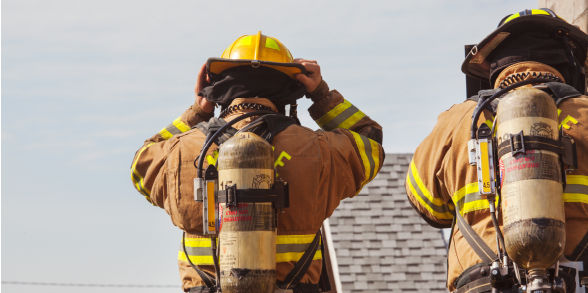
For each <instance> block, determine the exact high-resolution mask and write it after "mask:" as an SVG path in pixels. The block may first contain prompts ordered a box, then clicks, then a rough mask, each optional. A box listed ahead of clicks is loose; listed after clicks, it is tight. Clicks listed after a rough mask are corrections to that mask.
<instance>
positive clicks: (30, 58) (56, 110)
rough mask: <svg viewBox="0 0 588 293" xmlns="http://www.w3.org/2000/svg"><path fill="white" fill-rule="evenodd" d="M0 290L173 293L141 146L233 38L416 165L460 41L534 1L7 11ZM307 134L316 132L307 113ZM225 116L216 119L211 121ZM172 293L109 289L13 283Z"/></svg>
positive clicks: (112, 4)
mask: <svg viewBox="0 0 588 293" xmlns="http://www.w3.org/2000/svg"><path fill="white" fill-rule="evenodd" d="M1 5H2V7H1V8H2V9H1V14H2V15H1V16H2V17H1V26H2V27H1V30H2V45H1V49H2V57H1V70H2V72H1V91H2V97H1V129H2V139H1V230H2V231H1V278H2V282H3V284H2V287H1V289H2V291H3V292H5V293H10V292H37V291H39V290H41V291H43V292H47V293H52V292H65V293H68V292H79V291H83V292H115V293H118V292H180V290H179V286H180V283H179V277H178V272H177V267H176V257H177V251H178V247H179V243H180V241H179V240H180V237H181V232H180V231H179V230H178V229H177V228H175V227H173V226H172V224H171V221H170V219H169V216H167V214H166V213H165V212H164V211H163V210H162V209H159V208H157V207H153V206H151V205H150V204H149V203H147V202H146V201H145V199H144V198H143V197H142V196H141V195H139V193H138V192H136V191H135V190H134V188H133V187H132V184H131V180H130V172H129V167H130V164H131V160H132V158H133V156H134V153H135V151H136V150H137V149H138V148H139V147H140V146H141V145H142V144H143V141H144V140H145V139H147V138H148V137H150V136H152V135H153V134H154V133H156V132H157V131H159V130H160V129H161V128H162V127H165V126H167V125H168V124H169V123H170V122H171V121H172V120H173V119H175V118H176V117H177V116H178V115H180V114H181V113H182V112H183V111H184V109H185V108H187V107H188V106H190V105H191V104H192V103H193V101H194V94H193V88H194V82H195V80H196V77H197V73H198V70H199V69H200V67H201V65H202V64H203V63H204V62H205V61H206V59H207V58H209V57H218V56H220V54H221V53H222V51H223V50H224V49H225V48H226V47H227V46H228V45H229V44H231V43H232V42H233V41H234V40H235V39H236V38H237V37H239V36H241V35H244V34H254V33H256V32H257V31H258V30H261V31H262V32H263V33H264V34H267V35H270V36H273V37H276V38H278V39H279V40H280V41H281V42H282V43H284V44H285V45H286V46H287V47H288V48H289V49H290V51H291V52H292V54H293V55H294V56H295V57H303V58H307V59H315V60H318V62H319V64H320V65H321V71H322V75H323V78H324V80H325V81H326V82H327V83H328V84H329V85H330V87H331V88H332V89H337V90H338V91H339V92H341V93H342V94H343V95H344V96H345V97H346V99H348V100H349V101H351V102H352V103H353V104H354V105H355V106H357V107H358V108H360V109H361V110H362V111H363V112H365V113H366V114H367V115H369V116H370V117H371V118H372V119H374V120H375V121H377V122H378V123H380V124H381V125H382V126H383V129H384V148H385V150H386V152H387V153H409V152H412V151H414V149H415V148H416V146H417V145H418V144H419V142H420V141H421V140H422V139H423V138H424V137H425V136H426V135H427V134H428V132H429V131H430V130H431V129H432V127H433V125H434V123H435V121H436V118H437V115H438V114H439V113H441V112H442V111H444V110H446V109H448V108H449V107H450V106H451V105H452V104H455V103H459V102H461V101H463V100H464V99H465V77H464V75H463V73H461V70H460V67H461V62H462V61H463V58H464V49H463V45H464V44H473V43H477V42H479V41H480V40H482V38H483V37H485V36H486V35H487V34H489V33H490V32H491V31H492V30H493V29H494V28H495V27H496V24H497V23H498V21H499V20H500V19H502V17H503V16H505V15H506V14H509V13H514V12H518V11H520V10H523V9H525V8H536V7H537V2H536V1H529V0H522V1H506V0H495V1H490V0H479V1H468V0H455V1H449V0H414V1H361V2H360V1H344V0H340V1H317V0H314V1H308V0H299V1H269V0H268V1H198V0H173V1H153V0H142V1H138V0H126V1H123V0H102V1H83V0H82V1H80V0H76V1H74V0H52V1H43V0H3V1H2V3H1ZM309 106H310V102H309V100H307V99H303V100H302V101H301V102H300V106H299V116H300V118H301V121H302V123H303V124H304V125H306V126H308V127H310V128H313V129H317V128H318V126H316V124H315V123H314V122H313V121H312V120H311V119H310V117H309V115H308V113H307V112H306V111H305V109H306V108H308V107H309ZM217 114H218V112H217ZM15 281H16V282H44V283H83V284H140V285H170V286H177V288H165V289H164V288H154V289H153V288H151V289H150V288H134V287H130V288H104V287H84V288H79V287H55V286H32V285H15V284H8V283H6V282H15Z"/></svg>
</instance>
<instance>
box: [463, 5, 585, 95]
mask: <svg viewBox="0 0 588 293" xmlns="http://www.w3.org/2000/svg"><path fill="white" fill-rule="evenodd" d="M587 48H588V35H586V33H584V32H582V31H581V30H580V29H579V28H578V27H576V26H573V25H571V24H569V23H567V22H566V21H565V20H563V19H562V18H560V17H559V16H557V15H556V14H555V13H554V12H553V11H551V10H549V9H547V8H542V9H531V10H524V11H521V12H519V13H515V14H510V15H507V16H506V17H504V18H503V19H502V20H501V21H500V23H499V24H498V27H497V29H496V30H495V31H494V32H492V33H491V34H490V35H488V36H487V37H486V38H484V39H483V40H482V41H481V42H480V43H478V44H477V45H476V46H474V47H473V48H472V49H471V50H470V52H469V53H468V55H467V57H466V59H465V61H464V62H463V64H462V67H461V70H462V71H463V72H464V73H465V74H467V75H470V76H473V77H476V78H480V79H486V80H488V79H490V81H491V84H492V83H493V80H492V79H493V78H495V77H496V76H497V75H498V73H499V72H500V71H501V70H502V69H503V68H505V67H506V66H508V65H510V64H513V63H516V62H521V61H537V62H541V63H545V64H547V65H551V66H552V67H555V68H556V69H558V70H559V71H564V72H561V73H562V74H564V76H565V77H566V82H567V83H569V84H571V85H572V86H574V87H576V88H577V89H578V90H580V91H581V92H585V69H584V63H585V60H586V52H587V51H586V50H587ZM565 71H567V72H565ZM566 75H567V76H566Z"/></svg>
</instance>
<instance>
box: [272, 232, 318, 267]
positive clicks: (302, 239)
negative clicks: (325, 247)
mask: <svg viewBox="0 0 588 293" xmlns="http://www.w3.org/2000/svg"><path fill="white" fill-rule="evenodd" d="M315 236H316V234H304V235H278V237H277V238H276V262H288V261H298V260H300V258H301V257H302V255H303V254H304V252H305V251H306V249H308V246H309V245H310V244H311V243H312V241H313V240H314V237H315ZM322 258H323V255H322V253H321V250H320V249H317V251H316V252H315V254H314V256H313V257H312V260H317V259H322Z"/></svg>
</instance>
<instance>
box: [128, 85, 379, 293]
mask: <svg viewBox="0 0 588 293" xmlns="http://www.w3.org/2000/svg"><path fill="white" fill-rule="evenodd" d="M311 95H312V97H313V100H314V101H316V102H315V103H314V104H313V105H312V106H311V108H310V109H309V112H310V114H311V116H312V117H313V119H315V120H316V121H317V123H318V124H319V126H321V128H322V130H318V131H313V130H311V129H308V128H306V127H302V126H298V125H291V126H289V127H288V128H286V129H285V130H283V131H282V132H280V133H279V134H278V135H277V136H276V137H275V138H274V139H273V142H272V143H273V146H274V147H275V150H274V153H275V168H276V171H277V174H278V177H279V178H281V179H284V180H285V181H287V182H288V184H289V186H290V207H289V208H288V209H286V210H285V212H284V213H280V214H279V216H278V243H277V245H278V247H277V250H278V254H277V256H276V259H277V278H278V279H279V280H283V279H284V277H285V276H286V275H287V274H288V273H289V272H290V270H291V269H292V268H293V266H294V264H295V262H296V261H297V260H298V259H299V258H300V256H301V255H302V253H303V252H304V251H305V250H306V247H308V244H309V243H310V242H312V240H313V238H314V235H315V233H316V232H317V231H318V230H319V228H320V226H321V224H322V222H323V221H324V220H325V219H326V218H328V217H329V216H330V215H331V214H332V213H333V211H334V210H335V208H336V207H337V206H338V204H339V202H340V201H341V200H342V199H344V198H347V197H352V196H354V195H356V194H357V193H358V192H359V191H360V190H361V188H362V187H363V186H364V185H365V184H366V183H367V182H369V181H370V180H371V179H373V178H374V177H375V176H376V173H377V172H378V171H379V169H380V167H381V166H382V162H383V160H384V150H383V149H382V146H381V138H382V132H381V127H380V126H379V125H378V124H377V123H376V122H374V121H372V120H371V119H370V118H369V117H368V116H366V115H365V114H364V113H362V112H361V111H359V109H357V108H355V107H354V106H353V105H352V104H351V103H349V102H348V101H346V100H344V99H343V97H342V96H341V95H340V94H339V93H338V92H337V91H334V90H333V91H329V90H328V86H327V85H326V83H324V82H322V83H321V85H320V86H319V88H317V89H316V90H315V91H314V92H313V93H312V94H311ZM257 100H258V102H259V100H261V99H257ZM260 103H263V102H260ZM232 117H233V116H229V117H227V120H230V119H231V118H232ZM209 118H210V114H206V113H203V112H202V111H200V110H199V109H198V107H197V106H192V107H191V108H190V109H188V110H187V111H186V112H185V113H184V114H183V115H182V116H180V117H179V118H178V119H176V120H175V121H174V122H173V123H172V124H171V125H170V126H168V127H166V128H164V129H162V130H161V131H160V132H159V133H158V134H156V135H154V136H153V137H152V138H150V139H148V140H147V141H145V144H144V145H143V146H142V147H141V148H140V149H139V150H138V151H137V153H136V155H135V158H134V159H133V163H132V166H131V172H132V177H133V183H134V185H135V187H136V188H137V190H138V191H139V192H140V193H142V194H143V195H144V196H145V197H146V198H147V200H148V201H149V202H151V203H152V204H153V205H156V206H159V207H161V208H163V209H165V211H166V212H167V213H168V214H169V215H170V216H171V220H172V222H173V224H174V225H176V226H177V227H179V228H180V229H182V230H184V231H186V232H187V239H186V248H187V251H188V255H189V257H190V260H192V262H193V263H195V264H198V265H200V266H201V268H203V269H205V270H207V271H210V272H213V270H212V267H211V266H210V265H211V264H212V257H211V254H210V241H209V240H208V239H203V238H202V236H201V235H202V206H201V204H200V203H198V202H195V201H194V195H193V194H194V193H193V190H194V186H193V184H194V183H193V181H194V178H195V177H196V168H195V167H194V160H195V159H196V156H197V155H198V154H199V152H200V149H201V147H202V146H203V144H204V141H205V134H203V133H202V132H201V131H200V130H198V129H197V128H192V127H193V126H194V125H196V124H197V123H199V122H201V121H206V120H208V119H209ZM241 126H242V125H241ZM215 148H216V146H215V147H213V148H211V149H210V150H209V152H208V156H207V162H213V161H214V157H213V153H214V150H215ZM207 165H208V164H207V163H206V162H205V164H204V168H206V167H207ZM321 259H322V255H321V253H320V251H319V252H317V253H316V254H315V256H314V258H313V262H312V264H311V266H310V269H309V270H308V272H307V273H306V275H305V276H304V277H303V279H302V280H301V282H303V283H312V284H317V283H318V280H319V275H320V271H321V264H322V262H321ZM178 264H179V267H180V274H181V278H182V282H183V288H184V290H188V289H189V288H191V287H195V286H202V285H203V283H202V281H201V280H200V278H199V276H198V275H197V273H196V272H195V271H194V270H193V269H192V268H191V267H190V266H189V264H188V263H187V261H186V255H185V253H184V252H183V251H180V252H179V254H178Z"/></svg>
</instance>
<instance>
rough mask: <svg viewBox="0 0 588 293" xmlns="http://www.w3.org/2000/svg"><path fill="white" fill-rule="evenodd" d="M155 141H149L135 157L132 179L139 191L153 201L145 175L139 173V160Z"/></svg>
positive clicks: (132, 166)
mask: <svg viewBox="0 0 588 293" xmlns="http://www.w3.org/2000/svg"><path fill="white" fill-rule="evenodd" d="M153 144H154V143H153V142H152V143H149V144H147V145H146V146H144V147H142V148H141V149H140V150H139V152H138V153H137V158H136V159H135V161H134V162H133V164H132V165H131V180H132V181H133V185H134V186H135V189H137V191H139V193H141V194H142V195H143V196H145V198H146V199H147V200H148V201H149V202H151V198H150V197H149V196H150V195H151V191H149V189H147V188H146V187H145V183H144V182H143V176H141V174H139V172H138V171H137V162H138V161H139V158H140V157H141V154H143V152H144V151H145V150H146V149H147V148H148V147H150V146H152V145H153Z"/></svg>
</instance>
